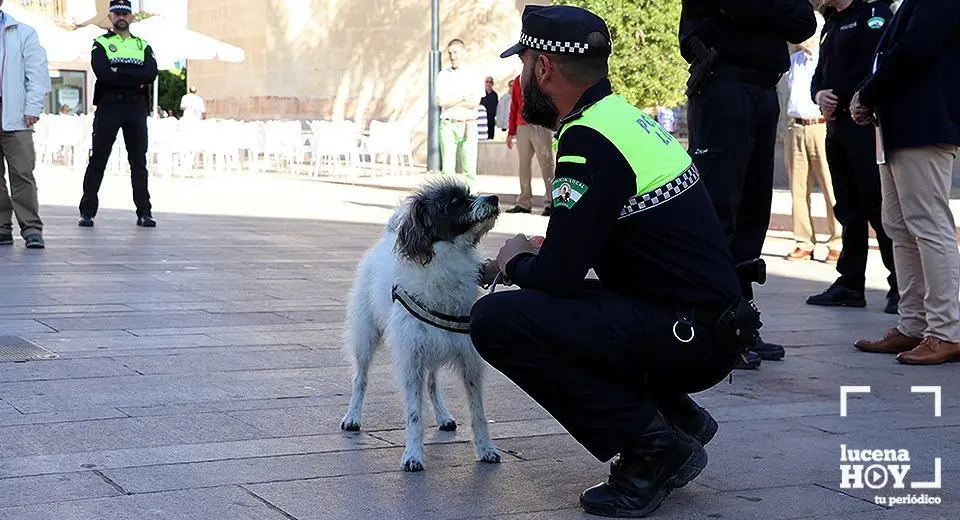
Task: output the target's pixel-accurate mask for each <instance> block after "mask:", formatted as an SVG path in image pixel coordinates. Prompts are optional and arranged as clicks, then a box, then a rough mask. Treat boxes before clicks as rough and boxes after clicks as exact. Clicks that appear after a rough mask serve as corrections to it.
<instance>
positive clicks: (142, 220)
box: [137, 215, 157, 227]
mask: <svg viewBox="0 0 960 520" xmlns="http://www.w3.org/2000/svg"><path fill="white" fill-rule="evenodd" d="M137 225H138V226H142V227H157V221H156V220H153V217H151V216H150V215H147V216H146V217H137Z"/></svg>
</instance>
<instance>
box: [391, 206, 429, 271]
mask: <svg viewBox="0 0 960 520" xmlns="http://www.w3.org/2000/svg"><path fill="white" fill-rule="evenodd" d="M432 227H433V223H432V221H431V219H430V215H429V212H428V211H427V208H426V207H425V205H424V203H423V202H421V201H419V200H416V199H414V200H412V201H410V205H409V206H408V207H407V209H406V211H405V212H404V215H403V220H402V221H401V222H400V227H398V228H397V245H396V250H397V252H398V253H400V254H401V255H403V256H405V257H407V258H408V259H410V260H411V261H413V262H417V263H419V264H420V265H427V264H428V263H430V261H431V260H433V240H432V239H431V237H430V234H429V231H430V229H432Z"/></svg>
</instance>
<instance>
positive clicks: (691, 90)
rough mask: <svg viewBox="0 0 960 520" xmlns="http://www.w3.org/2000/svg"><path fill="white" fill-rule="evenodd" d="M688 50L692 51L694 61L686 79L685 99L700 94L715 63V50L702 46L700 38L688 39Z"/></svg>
mask: <svg viewBox="0 0 960 520" xmlns="http://www.w3.org/2000/svg"><path fill="white" fill-rule="evenodd" d="M690 48H691V50H693V53H694V55H696V59H695V60H693V63H691V64H690V69H689V70H690V77H689V78H688V79H687V91H686V95H687V97H692V96H696V95H698V94H700V93H701V92H702V91H703V87H704V85H706V83H707V80H708V79H710V76H711V75H712V74H713V69H714V66H715V65H716V62H717V50H716V49H713V48H710V49H708V48H707V47H706V46H704V44H703V42H702V41H701V40H700V38H697V37H696V36H692V37H690Z"/></svg>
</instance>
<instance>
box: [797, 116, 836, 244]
mask: <svg viewBox="0 0 960 520" xmlns="http://www.w3.org/2000/svg"><path fill="white" fill-rule="evenodd" d="M826 142H827V125H826V123H822V124H819V125H806V126H804V125H799V124H796V123H791V124H790V125H789V126H788V127H787V138H786V140H785V141H784V144H785V148H786V149H785V153H784V159H785V162H786V167H787V178H788V179H790V193H791V195H793V238H794V240H796V242H797V247H799V248H800V249H803V250H805V251H813V248H814V246H815V245H816V243H817V237H816V234H815V233H814V226H813V217H812V216H811V215H810V196H811V194H812V193H813V179H814V177H816V180H817V183H818V184H820V190H821V191H822V192H823V197H824V199H825V202H826V205H827V232H828V233H829V235H830V237H829V238H828V239H827V247H829V248H830V249H831V250H833V251H839V250H840V248H841V239H842V228H841V226H840V222H838V221H837V217H836V216H835V215H834V214H833V206H834V205H835V204H836V199H834V197H833V183H832V181H831V180H830V167H829V166H828V164H827V144H826Z"/></svg>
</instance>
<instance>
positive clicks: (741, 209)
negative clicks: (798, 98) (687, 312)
mask: <svg viewBox="0 0 960 520" xmlns="http://www.w3.org/2000/svg"><path fill="white" fill-rule="evenodd" d="M727 70H730V69H727ZM733 70H736V69H733ZM735 76H736V74H735V73H732V74H727V73H726V72H724V71H717V72H715V73H714V76H713V77H711V78H710V79H709V80H708V82H707V83H706V84H705V85H704V87H703V90H702V92H701V93H699V94H696V95H692V96H690V99H689V109H688V114H689V116H688V117H689V131H690V140H689V145H688V150H689V152H690V154H691V156H692V157H693V161H694V163H695V164H696V165H697V169H698V170H699V171H700V175H701V176H702V178H703V181H704V183H705V184H706V187H707V191H708V192H709V193H710V199H711V200H712V201H713V206H714V209H716V211H717V216H718V217H719V218H720V225H721V227H722V228H723V231H724V232H725V233H726V234H727V237H728V239H729V243H730V252H731V253H732V254H733V259H734V261H735V262H736V263H740V262H745V261H748V260H753V259H756V258H760V256H761V252H762V250H763V241H764V239H765V238H766V235H767V228H768V227H769V226H770V209H771V205H772V203H773V169H774V152H775V147H776V142H777V124H778V121H779V118H780V100H779V98H778V97H777V91H776V85H775V84H774V85H772V86H769V87H768V86H766V85H759V84H756V83H753V82H747V81H743V80H741V79H740V78H738V77H735ZM745 289H746V290H747V294H744V297H745V298H747V299H749V300H752V299H753V294H752V293H753V290H752V288H751V287H749V286H746V287H745Z"/></svg>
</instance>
